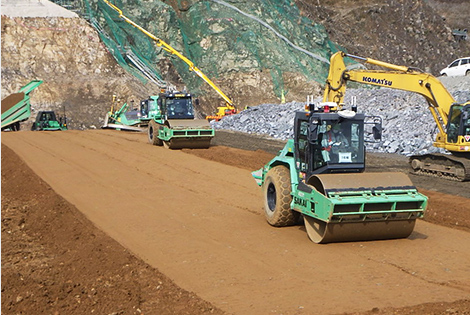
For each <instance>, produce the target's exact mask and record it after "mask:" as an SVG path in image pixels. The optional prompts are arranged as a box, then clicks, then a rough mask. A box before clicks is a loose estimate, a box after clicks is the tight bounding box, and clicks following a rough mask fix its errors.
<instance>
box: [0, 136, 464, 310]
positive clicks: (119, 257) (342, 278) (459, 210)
mask: <svg viewBox="0 0 470 315" xmlns="http://www.w3.org/2000/svg"><path fill="white" fill-rule="evenodd" d="M229 138H231V139H232V141H229V140H228V139H229ZM240 138H241V137H239V136H237V135H235V136H234V135H227V134H224V135H222V133H219V134H218V138H217V139H216V141H215V143H216V144H219V146H214V147H211V148H210V149H209V150H183V152H174V151H169V150H165V149H163V148H157V147H152V146H149V145H147V144H146V143H145V136H144V135H140V134H127V133H115V132H109V131H108V132H101V131H97V132H64V133H62V134H58V133H53V134H49V133H31V132H19V133H16V134H10V133H9V134H2V154H1V157H2V313H3V314H19V313H22V314H31V313H34V314H84V313H92V312H93V313H96V314H209V313H210V314H222V313H224V312H226V313H236V314H260V313H261V314H266V313H271V312H274V313H283V314H339V313H341V314H346V313H349V314H470V289H469V287H468V283H469V282H468V281H469V280H470V270H469V269H468V261H469V253H468V246H469V245H468V244H470V242H469V240H470V234H469V232H470V205H469V199H468V198H465V197H462V196H456V195H448V194H443V193H441V192H438V191H435V187H436V182H439V180H438V179H436V180H434V181H433V182H432V183H430V184H429V187H424V188H421V186H419V185H418V187H419V189H420V191H421V192H423V193H424V194H426V195H427V196H428V197H429V198H430V203H429V208H428V212H427V215H426V218H425V220H426V221H428V222H430V223H432V224H429V223H425V222H418V223H419V224H417V228H416V229H415V232H414V233H413V234H412V236H411V237H410V240H396V241H384V242H358V243H347V244H334V245H332V246H330V245H327V246H321V245H315V244H313V243H310V242H309V241H308V240H307V237H306V235H305V231H304V230H302V229H299V228H297V227H294V228H292V229H289V228H286V229H274V228H271V227H269V226H267V224H266V223H265V222H264V219H263V217H262V214H261V212H260V207H259V204H258V203H256V200H257V199H258V198H259V195H258V193H257V191H256V189H257V188H256V186H255V185H253V186H250V183H249V182H247V183H245V180H244V179H243V178H245V176H249V172H248V171H252V170H255V169H257V168H259V167H261V166H262V165H264V164H265V163H266V162H267V161H268V160H269V159H270V158H272V156H273V152H275V151H276V150H277V147H276V146H275V145H272V144H273V143H272V142H271V141H268V145H264V144H263V143H264V142H265V140H262V139H256V141H255V142H257V143H258V148H261V149H263V150H261V149H259V150H257V151H246V150H241V149H236V148H229V147H222V146H220V144H221V143H220V142H225V143H227V144H228V145H232V146H249V145H250V143H249V141H248V140H247V141H245V140H246V139H243V140H244V141H241V142H242V143H241V144H240ZM4 144H6V145H8V147H7V146H5V145H4ZM9 147H10V148H12V149H13V150H14V151H15V152H17V153H18V154H19V155H20V156H21V158H20V157H18V156H17V155H16V154H15V153H14V152H13V151H12V150H10V149H9ZM264 150H266V151H270V152H266V151H264ZM82 152H83V153H82ZM184 153H191V154H192V155H198V156H200V157H203V158H204V159H207V160H210V161H211V162H207V161H206V162H204V161H205V160H201V159H196V158H194V157H191V156H192V155H187V154H184ZM97 157H99V159H98V158H97ZM23 159H24V160H25V161H26V162H27V163H28V165H26V164H25V163H24V162H23ZM88 159H89V160H88ZM392 160H393V158H392V157H389V158H388V159H384V158H383V157H381V159H380V161H381V162H380V161H379V162H377V163H378V164H380V163H382V164H383V165H384V167H383V168H384V169H389V168H393V167H390V165H388V164H387V163H391V164H394V163H395V164H396V163H398V162H397V161H400V158H399V159H398V160H395V162H391V161H392ZM89 161H92V162H89ZM162 161H163V162H162ZM168 161H172V162H171V163H170V162H168ZM142 162H144V163H142ZM377 163H376V164H377ZM372 164H374V163H372ZM226 165H230V166H232V167H228V166H226ZM387 165H388V166H387ZM30 167H31V168H33V169H34V170H35V172H36V173H37V174H39V176H38V175H36V174H35V173H34V172H33V171H32V170H31V168H30ZM75 169H76V171H75ZM178 172H181V174H184V175H183V176H176V177H175V175H177V174H180V173H178ZM133 174H137V175H139V174H140V176H135V178H134V176H133ZM237 174H240V175H237ZM103 176H108V178H107V179H108V180H107V181H104V180H103V183H105V184H104V185H102V188H101V190H99V191H96V190H97V188H96V187H98V186H100V185H101V180H102V179H103ZM156 176H158V178H156ZM123 178H124V179H125V181H124V180H123V182H124V183H122V182H119V179H123ZM175 178H176V179H175ZM178 178H181V179H182V181H180V180H177V179H178ZM193 178H195V179H196V181H195V182H199V185H190V184H191V182H192V180H193ZM199 178H201V179H204V178H206V180H201V179H199ZM43 179H45V180H46V181H47V182H48V183H50V184H48V183H46V182H45V181H44V180H43ZM160 179H161V181H160ZM420 180H421V181H423V182H425V181H424V180H422V179H420ZM162 183H164V185H166V186H170V187H169V188H168V189H167V188H165V187H164V186H161V185H162ZM446 184H447V186H450V187H453V191H455V192H459V191H461V190H462V191H463V194H465V190H466V187H467V186H466V183H454V182H450V183H449V182H447V183H446V182H444V183H442V185H446ZM186 185H188V186H186ZM221 186H222V187H221ZM157 187H158V188H159V189H160V190H162V191H163V192H164V193H165V194H164V196H165V198H164V199H162V198H161V197H159V198H153V199H152V197H148V198H150V199H148V200H144V201H138V200H136V199H139V200H140V199H145V198H146V197H145V196H146V195H145V194H143V192H145V193H147V194H149V195H155V194H156V195H158V193H159V192H158V189H156V188H157ZM426 188H427V189H426ZM253 189H254V192H253V195H250V194H249V193H248V194H247V192H249V191H251V190H253ZM209 191H212V192H213V193H212V194H205V193H206V192H209ZM238 191H244V192H245V193H244V195H242V196H240V195H239V194H238ZM181 192H184V193H185V195H181V194H180V193H181ZM199 192H201V193H202V194H203V196H201V197H198V193H199ZM224 192H226V194H224ZM58 193H60V194H61V195H62V196H64V197H62V196H61V195H59V194H58ZM139 193H140V194H139ZM172 194H175V197H176V198H178V197H177V196H181V197H179V198H180V203H181V204H187V203H188V202H194V205H193V207H192V208H191V215H190V216H184V215H183V214H184V211H186V210H188V209H187V208H186V209H185V208H184V207H180V208H183V209H178V208H175V207H174V206H173V204H178V202H177V201H178V200H175V201H174V200H173V199H172V198H173V197H172ZM188 194H192V195H193V196H194V197H193V198H192V199H191V200H189V201H188V200H185V199H184V198H185V197H187V195H188ZM133 195H135V196H136V197H138V198H134V200H133V203H129V204H131V205H132V204H134V205H135V207H129V206H128V205H127V200H128V199H132V198H131V196H133ZM100 196H101V197H100ZM183 196H185V197H183ZM209 197H210V198H209ZM207 199H209V200H207ZM158 200H160V201H158ZM162 200H163V201H162ZM70 202H72V203H73V204H72V203H70ZM149 202H150V203H152V204H153V205H154V206H153V207H151V208H149V209H143V208H145V205H146V203H149ZM159 202H160V204H163V205H165V210H170V209H171V211H172V212H171V213H170V212H165V213H163V215H162V214H159V213H157V212H158V211H157V212H155V207H157V209H158V204H159ZM253 203H256V205H254V207H253V206H250V204H253ZM74 204H75V205H77V207H76V206H74ZM123 204H126V205H123ZM221 204H223V205H224V206H223V207H221V206H220V205H221ZM102 205H107V206H102ZM211 205H213V206H212V208H214V209H212V208H211ZM121 209H123V210H121ZM110 210H113V215H112V216H109V214H106V211H110ZM149 211H151V212H152V214H151V215H150V214H148V217H147V212H149ZM153 212H155V213H153ZM126 213H127V214H129V216H126ZM205 213H206V214H207V216H204V214H205ZM142 216H145V217H143V218H142V220H140V221H139V222H134V220H135V219H136V217H142ZM116 217H119V218H116ZM198 217H200V218H199V220H198ZM239 221H241V222H239ZM155 222H156V223H155ZM172 222H175V223H177V224H173V223H172ZM204 222H205V223H210V224H209V225H205V223H204ZM195 223H197V224H195ZM226 223H230V224H227V225H226ZM239 223H241V224H239ZM133 224H137V226H136V228H135V230H136V231H134V229H132V228H133ZM152 224H154V225H155V227H152ZM441 226H444V227H441ZM148 227H150V229H148ZM230 227H231V228H233V229H234V230H227V229H228V228H230ZM449 227H451V228H452V229H449ZM240 228H243V231H241V230H238V229H240ZM166 231H170V232H172V234H170V237H168V236H167V235H166ZM454 231H455V232H454ZM231 235H233V237H229V236H231ZM266 237H267V238H268V239H266ZM167 239H168V240H171V242H172V244H171V246H168V244H167V243H168V241H167ZM142 240H144V241H142ZM455 243H458V244H455ZM365 249H367V251H364V250H365ZM227 250H229V253H227ZM231 252H233V255H232V254H231ZM286 253H289V255H285V254H286ZM315 257H318V258H315ZM171 259H173V260H171ZM340 260H346V261H347V262H348V264H347V265H341V264H339V261H340ZM305 261H307V262H308V263H307V264H304V263H305ZM336 261H338V263H336ZM188 262H190V263H191V264H192V266H190V268H188V266H187V263H188ZM325 262H328V264H326V266H325ZM320 263H321V264H322V265H321V267H320ZM292 264H294V265H295V268H294V269H293V270H295V273H292V272H291V271H290V268H291V267H289V266H291V265H292ZM312 264H313V266H315V265H316V267H315V268H312ZM276 266H277V267H276ZM361 266H363V267H361ZM390 267H392V268H390ZM361 268H366V269H367V272H363V271H362V270H361ZM160 269H161V271H162V272H164V273H165V274H162V273H161V272H160V271H159V270H160ZM278 269H279V270H278ZM440 269H442V272H439V270H440ZM266 271H269V272H266ZM298 274H303V275H304V276H303V277H300V278H299V277H298V276H297V275H298ZM328 274H334V275H335V276H334V277H333V278H332V277H331V276H329V275H328ZM269 275H270V276H269ZM313 275H315V276H314V277H313V279H312V281H314V282H312V283H310V282H305V279H310V278H311V277H312V276H313ZM250 279H251V280H250ZM174 281H176V283H178V285H180V286H181V287H184V288H189V289H190V290H189V291H187V290H185V289H182V288H181V287H180V286H178V285H177V284H175V282H174ZM350 281H353V283H350ZM403 283H404V285H403ZM400 284H402V285H400ZM214 285H216V286H217V287H216V288H214ZM317 285H319V286H320V288H321V291H325V292H326V293H325V295H323V294H318V293H316V290H315V288H317ZM211 288H213V289H211ZM247 288H252V289H247ZM309 288H310V290H312V292H310V293H309V292H308V291H309ZM382 290H385V291H383V292H382ZM190 291H192V292H190ZM374 291H378V292H377V295H376V294H375V293H374ZM275 292H279V294H280V295H277V293H275ZM384 292H385V293H386V294H385V295H384V296H383V297H382V296H381V294H382V293H384ZM329 294H330V295H332V296H331V298H330V297H329ZM201 296H202V297H204V298H205V300H206V301H205V300H203V299H201V298H200V297H201ZM238 296H239V297H240V298H237V297H238ZM281 296H284V298H282V297H281ZM338 296H342V298H341V299H337V297H338ZM360 297H362V298H360ZM247 299H248V300H247ZM336 300H338V301H337V302H332V301H336ZM328 301H330V302H328ZM267 305H270V306H269V307H268V306H267ZM293 305H294V306H295V307H292V306H293ZM260 310H261V311H260ZM367 310H369V311H367Z"/></svg>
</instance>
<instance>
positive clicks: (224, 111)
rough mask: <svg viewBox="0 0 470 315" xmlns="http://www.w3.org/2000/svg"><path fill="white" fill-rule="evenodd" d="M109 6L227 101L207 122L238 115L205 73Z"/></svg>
mask: <svg viewBox="0 0 470 315" xmlns="http://www.w3.org/2000/svg"><path fill="white" fill-rule="evenodd" d="M103 1H104V2H105V3H106V4H107V5H108V6H110V7H111V8H112V9H113V10H115V11H116V12H117V13H118V14H119V18H121V19H123V20H124V21H125V22H127V23H129V24H130V25H132V26H134V27H135V28H137V29H138V30H139V31H141V32H142V33H144V34H145V35H147V36H148V37H150V38H151V39H152V40H153V41H154V42H155V45H157V46H158V47H161V48H162V49H163V50H165V51H166V52H169V53H170V54H172V55H175V56H177V57H178V58H180V59H181V60H183V61H184V62H185V63H186V64H187V65H188V66H189V71H194V73H196V74H197V75H198V76H199V77H200V78H201V79H203V80H204V82H206V83H207V84H209V85H210V87H211V88H213V89H214V91H216V92H217V94H219V95H220V96H221V97H222V98H223V99H224V101H225V106H219V107H217V112H216V114H215V115H213V116H207V117H206V119H207V120H220V119H221V118H222V117H223V116H226V115H232V114H236V113H238V110H237V108H236V107H235V105H234V103H233V101H232V100H231V99H230V98H229V97H228V96H227V95H225V94H224V92H222V90H221V89H220V88H219V87H218V86H217V85H215V84H214V82H212V81H211V80H210V79H209V78H208V77H207V76H206V75H205V74H204V73H202V71H201V70H199V68H198V67H196V65H194V63H193V62H192V61H191V60H189V59H188V58H186V57H185V56H184V55H182V54H180V53H179V52H178V51H177V50H176V49H174V48H173V47H171V46H170V45H169V44H167V43H166V42H165V41H163V40H162V39H161V38H158V37H156V36H155V35H153V34H151V33H150V32H148V31H147V30H145V29H144V28H143V27H141V26H140V25H138V24H137V23H135V22H134V21H132V20H131V19H129V18H128V17H126V16H125V15H124V14H123V13H122V10H121V9H119V8H118V7H117V6H115V5H114V4H112V3H110V2H109V1H108V0H103Z"/></svg>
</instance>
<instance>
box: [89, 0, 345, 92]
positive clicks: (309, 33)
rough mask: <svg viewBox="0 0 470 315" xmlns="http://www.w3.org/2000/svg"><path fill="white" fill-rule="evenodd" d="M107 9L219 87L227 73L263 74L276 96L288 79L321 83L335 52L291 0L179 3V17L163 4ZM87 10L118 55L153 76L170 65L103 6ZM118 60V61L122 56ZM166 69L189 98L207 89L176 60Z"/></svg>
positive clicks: (133, 2)
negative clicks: (127, 55)
mask: <svg viewBox="0 0 470 315" xmlns="http://www.w3.org/2000/svg"><path fill="white" fill-rule="evenodd" d="M84 1H88V0H84ZM112 2H113V3H114V4H115V5H116V6H118V7H119V8H121V9H122V11H123V14H124V15H125V16H127V17H128V18H130V19H131V20H133V21H134V22H136V23H137V24H139V25H140V26H142V27H144V28H145V29H147V30H148V31H149V32H150V33H152V34H154V35H155V36H157V37H159V38H161V39H162V40H164V41H165V42H167V43H168V44H170V45H171V46H172V47H173V48H175V49H176V50H178V51H179V52H180V53H182V54H183V55H185V56H186V57H187V58H189V59H190V60H191V61H193V62H194V64H195V65H196V66H197V67H198V68H199V69H201V70H202V71H203V72H204V73H205V74H206V75H207V76H208V77H209V78H211V79H215V78H219V79H221V80H223V79H224V77H225V76H226V75H228V74H230V73H236V72H250V71H266V72H267V73H270V74H271V77H272V81H273V84H274V90H275V93H276V94H277V95H278V96H280V95H281V94H282V91H283V90H284V82H283V74H285V73H291V72H294V73H300V74H302V75H303V76H305V77H306V78H307V79H308V80H315V81H318V82H324V80H325V78H326V76H327V71H328V64H327V63H326V62H325V61H324V60H328V59H329V56H330V55H331V54H332V53H333V52H336V51H337V48H336V45H335V44H334V43H332V42H331V41H330V40H329V39H328V37H327V33H326V31H325V30H324V28H323V27H322V26H321V25H318V24H315V23H314V22H313V21H311V20H309V19H307V18H305V17H302V16H301V15H300V12H299V10H298V8H297V7H296V6H295V4H294V2H293V1H292V0H277V1H273V0H260V1H237V2H231V4H228V3H227V2H223V1H219V0H211V1H191V2H189V1H178V5H179V8H180V9H183V10H179V11H178V14H177V13H176V12H175V11H174V9H173V8H172V7H171V6H169V5H167V4H165V3H163V2H161V1H142V0H115V1H112ZM90 4H91V5H90V8H91V11H92V14H93V15H94V16H95V17H96V19H97V21H99V23H100V25H102V27H103V29H104V30H105V32H106V33H107V34H108V36H109V40H107V41H106V42H105V44H106V45H109V46H108V47H110V46H117V47H118V48H119V49H118V50H119V52H120V53H121V54H122V52H123V50H124V51H126V50H132V51H133V52H134V53H135V54H136V55H138V56H139V58H140V59H141V60H143V62H144V63H146V64H147V65H148V66H149V67H153V68H154V69H157V68H158V67H157V66H156V65H158V64H159V61H160V60H162V59H163V58H168V55H169V54H168V53H166V52H164V51H162V50H161V49H160V48H157V47H156V46H155V45H154V43H153V41H152V40H151V39H150V38H149V37H147V36H146V35H144V34H143V33H141V32H140V31H139V30H137V29H136V28H134V27H133V26H132V25H130V24H128V23H126V22H124V21H122V20H121V19H119V17H118V14H117V13H116V12H115V11H114V10H112V9H111V8H110V7H109V6H107V5H106V4H105V3H104V2H103V1H101V0H90ZM188 4H189V5H188ZM112 42H114V43H115V45H114V44H113V43H112ZM111 48H112V51H116V48H115V47H111ZM306 52H308V53H306ZM113 54H114V53H113ZM116 54H117V53H116ZM115 56H116V55H115ZM312 56H313V57H312ZM121 59H124V58H121ZM322 59H323V61H322ZM117 60H118V61H119V62H120V63H121V62H122V61H121V60H120V57H119V56H117ZM124 61H126V62H128V61H127V60H125V59H124ZM171 62H172V64H173V65H174V67H175V68H176V70H177V71H178V73H179V74H180V76H181V77H182V78H183V80H184V82H185V83H186V85H187V86H188V87H189V88H190V90H191V91H193V92H194V91H199V88H200V87H201V86H202V85H204V84H205V83H204V82H203V81H202V80H201V79H200V78H199V77H197V76H196V75H195V74H194V73H191V72H190V71H188V66H187V65H186V64H185V63H184V62H183V61H181V60H179V59H178V58H176V57H174V56H173V57H172V58H171ZM164 76H165V74H164V73H163V74H162V73H161V74H160V77H164Z"/></svg>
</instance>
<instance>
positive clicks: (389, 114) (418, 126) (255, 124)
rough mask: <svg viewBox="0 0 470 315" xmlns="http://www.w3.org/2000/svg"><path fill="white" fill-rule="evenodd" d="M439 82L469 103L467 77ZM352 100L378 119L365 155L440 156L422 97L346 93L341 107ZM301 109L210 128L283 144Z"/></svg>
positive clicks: (265, 110) (261, 112) (253, 114)
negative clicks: (377, 136)
mask: <svg viewBox="0 0 470 315" xmlns="http://www.w3.org/2000/svg"><path fill="white" fill-rule="evenodd" d="M441 81H442V82H443V84H444V85H445V86H446V88H447V89H448V91H449V92H450V93H451V94H452V96H453V97H454V99H455V100H456V101H457V102H459V103H462V102H466V101H468V100H470V77H448V78H441ZM353 97H355V98H356V104H357V106H358V111H359V112H364V113H365V114H366V115H374V116H380V117H382V123H383V135H382V141H381V142H376V143H367V144H366V148H367V150H368V151H370V152H386V153H396V154H403V155H412V154H424V153H431V152H442V153H444V151H442V149H438V148H435V147H433V146H432V143H433V140H434V139H435V136H436V134H437V131H438V130H437V126H436V123H435V122H434V119H433V118H432V115H431V112H430V111H429V109H428V106H427V102H426V100H425V99H424V97H422V96H420V95H418V94H416V93H411V92H405V91H400V90H393V89H387V88H381V89H372V88H360V89H348V90H346V96H345V104H351V103H352V98H353ZM320 100H321V98H318V99H316V100H315V102H319V101H320ZM304 106H305V102H291V103H286V104H262V105H259V106H256V107H251V108H248V109H246V110H244V111H242V112H241V113H240V114H238V115H233V116H228V117H225V118H223V119H222V120H221V121H219V122H211V124H212V126H213V127H214V128H215V129H226V130H233V131H239V132H245V133H249V134H259V135H264V136H266V137H271V138H275V139H281V140H287V139H289V138H292V137H293V125H294V113H295V111H298V110H303V108H304ZM346 106H347V105H346Z"/></svg>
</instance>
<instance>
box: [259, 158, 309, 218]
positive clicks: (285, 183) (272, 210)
mask: <svg viewBox="0 0 470 315" xmlns="http://www.w3.org/2000/svg"><path fill="white" fill-rule="evenodd" d="M291 192H292V188H291V180H290V173H289V169H288V168H287V167H285V166H282V165H279V166H275V167H273V168H272V169H270V170H269V172H268V173H267V174H266V180H265V182H264V184H263V195H264V213H265V215H266V219H267V221H268V223H269V224H271V225H272V226H278V227H281V226H289V225H295V224H296V223H297V222H298V220H299V217H300V214H299V213H298V212H295V211H293V210H292V209H291V202H292V195H291Z"/></svg>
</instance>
